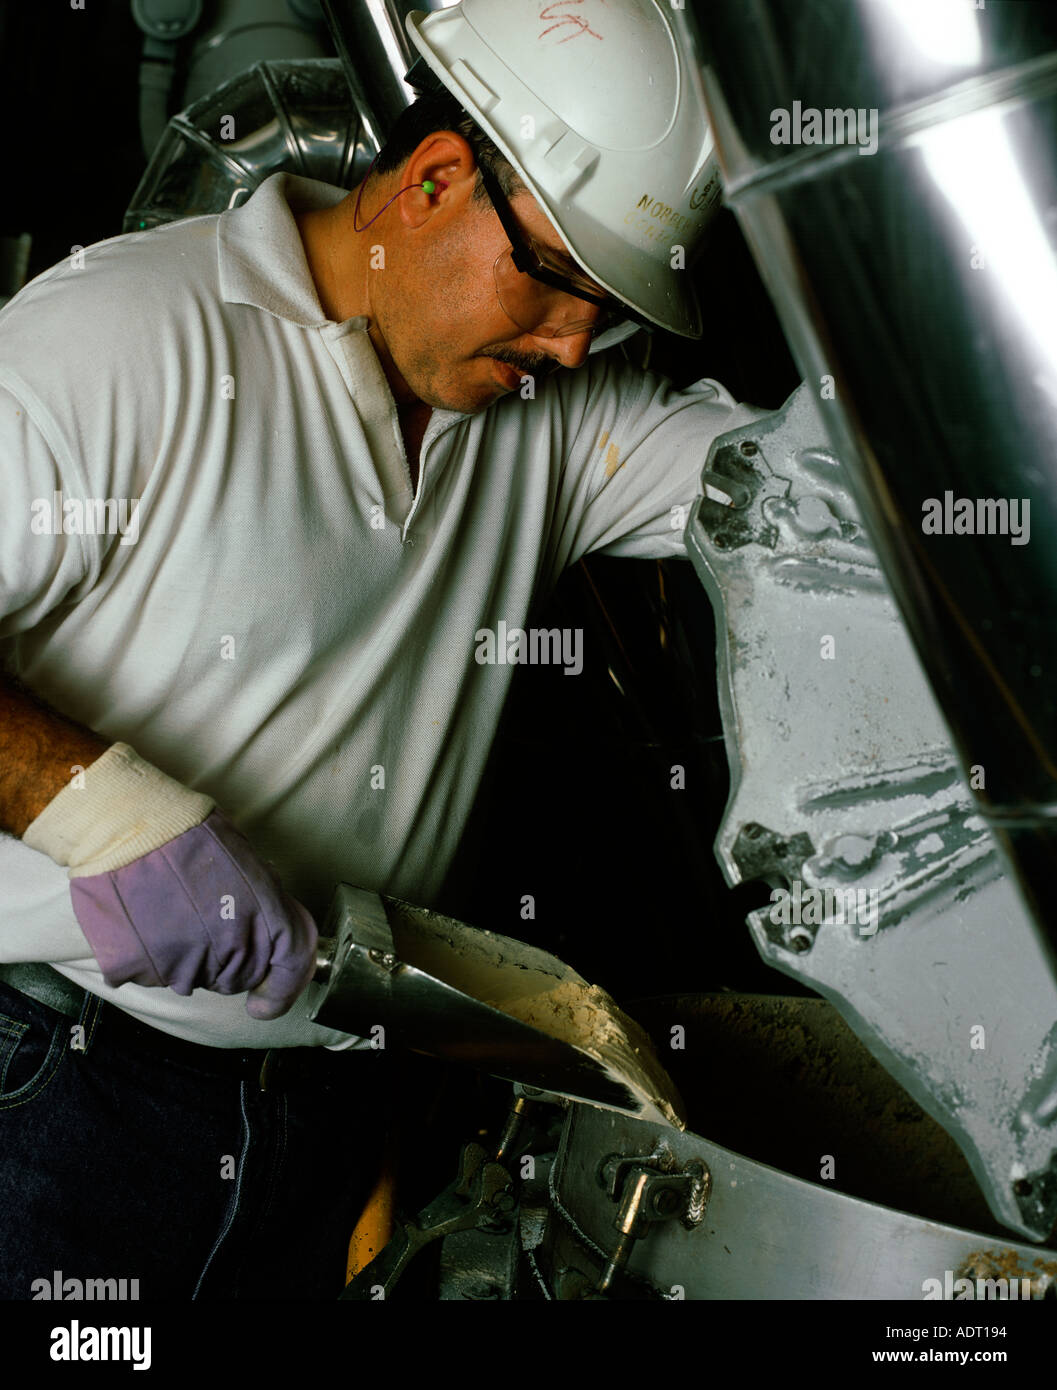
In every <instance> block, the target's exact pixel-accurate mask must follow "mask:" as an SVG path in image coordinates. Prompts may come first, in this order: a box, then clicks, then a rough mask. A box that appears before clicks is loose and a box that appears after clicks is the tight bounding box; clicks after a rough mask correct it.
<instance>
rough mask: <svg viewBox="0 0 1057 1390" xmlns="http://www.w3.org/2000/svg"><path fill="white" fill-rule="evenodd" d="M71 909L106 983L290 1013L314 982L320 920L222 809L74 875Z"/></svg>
mask: <svg viewBox="0 0 1057 1390" xmlns="http://www.w3.org/2000/svg"><path fill="white" fill-rule="evenodd" d="M70 894H71V897H72V899H73V910H74V912H75V913H76V914H77V920H78V922H80V924H81V929H82V931H83V932H84V934H85V936H86V937H87V938H88V944H89V945H90V946H91V948H92V953H93V955H94V956H95V958H96V960H97V961H98V962H99V965H100V967H101V968H102V971H103V978H104V979H105V980H106V982H107V984H110V985H120V984H124V983H125V982H126V981H131V982H132V983H133V984H138V985H168V986H169V988H170V989H172V990H175V991H176V993H177V994H190V993H191V991H192V990H193V989H194V988H195V987H196V986H200V987H202V988H204V989H211V990H214V991H215V992H216V993H217V994H242V993H243V992H244V991H246V990H250V991H252V992H251V994H250V997H249V999H247V1001H246V1009H247V1011H248V1012H249V1013H250V1015H251V1016H252V1017H253V1018H278V1017H279V1015H280V1014H284V1013H286V1011H287V1009H289V1008H290V1006H291V1005H292V1004H293V1002H294V1000H295V999H296V998H297V996H298V995H299V994H300V993H301V991H302V990H303V989H304V988H305V986H306V985H307V984H308V982H309V980H311V978H312V975H313V972H314V970H315V964H316V940H317V936H318V933H317V931H316V924H315V922H314V921H313V920H312V917H311V915H310V914H309V912H308V911H307V910H306V909H305V908H304V907H302V906H301V904H300V903H299V902H296V901H295V900H294V899H293V898H291V897H288V896H287V894H285V893H284V892H283V891H282V889H281V888H280V886H279V883H278V881H277V880H276V878H275V877H274V875H273V874H272V873H271V871H270V870H269V869H267V868H266V867H265V866H264V865H263V864H262V863H261V862H260V860H259V859H258V858H257V857H256V855H255V854H254V852H253V850H252V849H251V847H250V845H249V843H248V841H246V840H245V839H244V838H243V837H242V836H241V835H240V834H239V833H238V831H237V830H236V829H235V828H234V826H232V825H231V824H230V823H229V822H228V821H226V820H225V819H224V817H223V816H221V815H220V814H219V813H218V812H216V811H214V812H212V814H211V815H210V816H209V817H208V818H207V819H206V820H205V821H203V822H202V824H201V825H196V826H194V827H193V828H192V829H191V830H187V831H185V832H184V833H183V834H182V835H179V836H177V837H176V839H174V840H170V841H169V842H168V843H167V844H164V845H162V846H160V847H159V848H158V849H155V850H151V851H150V853H149V854H145V855H144V856H143V857H142V858H141V859H136V860H134V861H133V862H132V863H131V864H128V865H126V866H125V867H124V868H121V869H112V870H110V871H109V872H108V873H101V874H92V875H88V876H81V877H78V878H75V879H73V880H72V882H71V884H70Z"/></svg>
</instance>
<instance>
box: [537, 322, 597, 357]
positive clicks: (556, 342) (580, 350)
mask: <svg viewBox="0 0 1057 1390" xmlns="http://www.w3.org/2000/svg"><path fill="white" fill-rule="evenodd" d="M536 342H537V343H539V344H540V345H541V346H542V348H543V351H544V352H546V354H547V355H548V357H553V358H556V359H557V361H558V362H559V363H560V364H561V365H562V366H563V367H582V366H583V364H584V363H585V362H586V361H587V355H588V353H589V352H590V351H591V330H590V329H589V328H585V329H584V330H583V332H581V333H567V334H565V335H564V336H563V337H561V338H540V337H537V338H536Z"/></svg>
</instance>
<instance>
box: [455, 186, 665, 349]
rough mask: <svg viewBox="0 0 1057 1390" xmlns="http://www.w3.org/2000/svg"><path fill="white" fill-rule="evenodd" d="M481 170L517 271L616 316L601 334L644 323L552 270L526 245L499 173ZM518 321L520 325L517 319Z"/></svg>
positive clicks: (617, 302) (591, 329) (624, 307)
mask: <svg viewBox="0 0 1057 1390" xmlns="http://www.w3.org/2000/svg"><path fill="white" fill-rule="evenodd" d="M477 168H478V171H479V172H480V175H481V182H482V183H483V184H484V190H485V193H486V194H487V195H488V200H489V202H490V203H491V204H492V208H493V210H494V212H495V214H496V216H497V217H498V218H499V222H500V225H501V226H502V228H503V231H504V232H505V233H506V236H507V240H508V241H509V242H510V259H511V260H512V261H513V263H514V268H515V269H516V270H518V271H520V273H521V274H522V275H528V276H530V277H531V278H532V279H533V280H536V281H538V282H539V283H540V284H543V285H548V286H550V288H551V289H556V290H561V291H562V292H563V293H564V294H569V295H572V296H573V297H574V298H575V299H582V300H584V301H585V302H586V303H588V304H595V305H597V306H598V308H600V309H603V310H606V311H608V312H609V313H610V314H612V315H613V317H614V320H615V323H613V324H609V325H607V326H606V327H604V328H602V329H601V330H600V332H606V331H608V329H609V328H612V327H615V326H616V324H617V323H620V322H621V321H622V320H624V319H631V320H633V321H634V322H636V323H640V322H641V320H640V319H639V317H638V315H637V314H635V313H634V312H633V311H632V310H631V309H629V308H628V307H627V305H626V304H623V303H622V302H621V301H620V300H618V299H614V298H613V297H612V296H611V295H610V296H607V297H605V298H600V297H599V296H598V295H595V294H589V293H588V291H586V290H578V289H577V288H576V286H575V285H574V284H573V282H572V281H571V280H569V279H567V278H566V277H565V276H564V275H562V274H561V273H560V272H559V271H557V270H551V269H550V267H549V266H547V265H546V264H545V263H544V261H543V259H542V257H541V256H540V255H539V254H538V253H537V252H535V251H532V250H531V249H530V247H529V246H528V244H527V243H526V239H525V235H524V233H523V232H522V230H521V228H520V227H519V226H518V224H517V220H516V219H515V217H514V212H513V209H512V208H511V206H510V201H509V199H508V198H507V197H506V195H505V194H504V193H503V190H502V189H501V188H500V186H499V180H498V179H497V178H496V176H495V174H494V173H493V172H492V170H491V169H489V168H487V167H486V165H485V164H484V162H483V160H480V159H478V161H477ZM501 254H502V255H505V254H506V253H505V252H502V253H501ZM497 259H498V257H497ZM496 293H497V294H498V286H496ZM499 302H500V304H502V302H503V301H502V299H500V301H499ZM503 312H504V313H506V312H507V310H506V309H505V308H504V310H503ZM514 322H515V323H517V320H516V319H515V320H514ZM521 326H522V325H521V324H518V327H519V328H520V327H521ZM531 331H532V330H531V329H528V328H526V329H525V332H526V333H531ZM594 331H595V330H594V326H593V325H590V324H588V325H587V326H586V327H585V328H584V329H583V332H585V333H586V332H594ZM569 336H571V335H569Z"/></svg>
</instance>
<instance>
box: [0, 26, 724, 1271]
mask: <svg viewBox="0 0 1057 1390" xmlns="http://www.w3.org/2000/svg"><path fill="white" fill-rule="evenodd" d="M594 9H597V10H598V14H597V15H595V16H594V17H593V18H592V17H591V15H590V13H589V12H592V11H593V10H594ZM579 11H583V12H582V13H580V12H579ZM577 17H578V19H579V20H580V21H582V23H581V24H580V25H576V24H574V25H573V26H572V29H571V30H570V29H569V26H568V25H567V24H564V23H563V24H556V25H554V26H552V28H551V29H547V28H546V26H543V25H542V23H541V18H540V11H539V7H538V6H537V5H535V4H529V5H520V6H513V7H511V6H510V5H508V4H506V3H504V4H503V5H498V4H494V3H490V2H489V0H465V2H464V4H463V5H462V6H460V7H456V8H455V9H450V10H446V11H442V12H439V13H438V14H436V15H434V16H431V17H430V18H429V19H425V20H422V19H421V17H420V19H419V22H418V24H417V27H415V28H414V29H413V35H414V37H415V41H416V43H417V44H418V46H419V49H420V51H421V52H422V54H423V57H424V60H425V62H426V65H427V67H428V69H429V72H430V73H431V74H432V83H433V85H434V86H435V87H436V88H438V90H435V91H434V93H433V94H432V95H431V96H428V97H427V98H426V99H425V100H424V101H423V102H421V103H418V104H416V106H415V107H414V108H412V110H411V112H410V113H408V114H407V116H406V117H405V118H404V119H403V120H402V121H401V122H400V123H399V125H398V127H397V129H396V130H395V131H394V134H393V139H392V141H391V143H390V145H389V146H388V147H387V149H386V150H385V151H384V152H383V154H382V156H381V157H380V158H379V160H378V161H377V165H376V169H375V170H374V171H373V172H372V174H371V175H370V177H368V178H367V179H366V180H365V181H364V183H363V184H362V185H361V187H360V188H358V189H355V190H353V192H352V193H351V194H349V195H347V196H346V195H345V194H344V193H343V191H342V190H338V189H333V188H329V187H327V186H326V185H322V184H318V183H314V182H311V181H309V180H305V179H300V178H295V177H293V176H290V175H276V176H274V177H273V178H270V179H268V180H267V181H266V182H265V183H264V184H263V185H262V186H261V188H260V189H259V190H258V191H257V192H256V193H255V195H254V196H253V197H252V198H250V199H249V200H248V202H246V203H245V204H244V205H243V206H241V207H239V208H237V209H235V210H233V211H229V212H227V213H224V214H222V215H220V216H219V217H216V216H208V217H198V218H193V219H190V220H187V221H184V222H179V223H175V224H172V225H170V226H168V227H165V228H160V229H157V230H155V231H153V232H149V233H144V234H139V235H133V236H125V237H117V238H114V239H112V240H110V241H106V242H102V243H99V244H98V245H96V246H93V247H91V248H89V249H88V251H87V252H86V253H85V254H84V255H83V257H79V256H77V255H75V256H73V257H72V258H71V260H70V261H69V262H63V263H60V265H58V266H56V267H53V268H52V269H51V270H49V271H47V272H46V273H45V274H44V275H42V276H40V277H38V278H37V280H35V281H34V282H33V283H32V284H31V285H29V286H27V288H26V289H25V290H23V291H22V293H21V294H19V295H18V296H16V298H15V299H14V300H13V301H12V302H11V304H10V305H9V306H8V307H7V309H6V310H5V311H4V312H3V315H2V316H0V438H2V445H0V457H2V458H3V460H4V467H5V481H4V489H5V498H6V505H5V509H4V511H3V513H2V515H0V640H2V642H3V652H4V656H5V658H6V661H7V665H8V669H9V672H10V676H11V678H10V679H7V680H5V682H4V683H3V685H2V686H0V825H2V826H3V828H4V829H6V830H7V832H8V834H9V837H10V838H6V839H3V840H0V882H2V883H3V885H4V887H3V901H2V903H0V961H3V962H5V964H4V965H3V966H0V1127H2V1128H0V1212H2V1213H3V1215H2V1216H0V1222H2V1223H3V1230H2V1235H0V1238H2V1248H3V1256H2V1260H0V1264H2V1266H3V1268H2V1275H0V1278H2V1285H0V1292H2V1293H3V1295H4V1296H6V1297H7V1298H28V1297H31V1296H33V1294H32V1292H31V1291H32V1290H33V1289H34V1288H35V1287H36V1286H37V1285H38V1281H40V1280H44V1281H45V1283H46V1282H47V1281H48V1280H51V1281H52V1286H54V1283H55V1280H54V1278H53V1275H55V1274H56V1272H59V1271H61V1272H62V1276H63V1277H65V1276H70V1277H72V1278H74V1279H81V1280H83V1279H86V1278H95V1277H112V1278H129V1279H133V1278H134V1279H136V1280H138V1289H139V1293H140V1296H141V1297H143V1298H151V1297H168V1298H191V1297H198V1298H226V1297H267V1296H282V1295H290V1296H294V1297H305V1298H327V1297H333V1296H335V1294H336V1292H337V1291H338V1290H339V1289H340V1284H341V1277H342V1271H343V1258H344V1248H345V1244H346V1242H347V1239H348V1233H349V1230H350V1229H351V1225H352V1223H353V1221H354V1219H355V1216H356V1213H357V1211H358V1209H359V1206H360V1205H361V1203H362V1200H363V1196H364V1193H365V1191H366V1188H367V1184H369V1182H370V1181H371V1178H372V1177H373V1174H374V1170H375V1167H376V1163H377V1152H378V1147H379V1134H380V1131H381V1128H382V1122H381V1120H380V1116H381V1113H382V1108H383V1102H384V1096H385V1090H386V1086H385V1073H384V1063H385V1058H384V1054H383V1053H381V1052H379V1051H378V1050H375V1049H372V1048H371V1047H370V1045H369V1044H368V1043H367V1042H365V1041H364V1040H362V1039H357V1038H351V1037H348V1036H347V1035H343V1034H340V1033H336V1032H334V1031H333V1030H330V1029H325V1028H322V1027H319V1026H318V1025H316V1024H313V1023H312V1022H311V1021H310V1018H309V1015H310V1012H311V1010H312V1007H313V1005H314V1003H315V1001H316V999H317V998H318V993H317V989H316V987H315V986H312V985H310V984H309V981H310V978H311V976H312V973H313V970H314V965H315V948H316V937H317V925H316V924H317V923H318V922H319V921H320V920H321V917H322V914H323V913H324V912H325V910H326V906H327V902H328V900H329V897H330V895H331V893H332V891H333V888H334V885H335V884H336V883H337V882H339V881H341V880H345V881H349V882H352V883H356V884H359V885H361V886H363V887H367V888H372V889H376V890H379V891H384V892H388V893H391V894H395V895H397V896H400V897H402V898H405V899H407V900H410V901H415V902H419V903H423V904H429V902H430V901H431V900H432V898H433V897H434V896H435V894H436V893H437V891H438V890H439V888H440V885H441V884H442V882H443V879H444V874H445V870H446V867H447V865H448V864H449V862H450V860H451V859H452V857H453V854H454V851H455V848H456V845H457V843H458V839H459V834H460V830H461V828H462V826H463V824H464V823H465V820H466V817H467V815H468V813H469V810H470V807H471V805H472V802H473V798H474V795H475V792H476V789H477V786H478V783H479V781H480V777H481V774H482V770H483V767H484V763H485V760H486V757H487V752H488V746H489V742H490V740H491V737H492V735H493V733H494V730H495V726H496V723H497V720H498V718H499V714H500V711H501V708H502V705H503V701H504V698H505V695H506V691H507V687H508V680H509V675H510V667H509V665H489V664H486V663H481V662H480V661H479V660H478V659H477V656H476V650H477V643H476V637H477V634H478V633H480V632H481V630H482V629H483V630H485V631H493V632H494V631H496V630H497V628H498V624H499V623H500V622H503V623H505V624H506V626H507V628H508V629H510V628H515V627H524V626H525V624H526V620H527V618H528V615H529V613H530V611H531V609H532V606H533V604H534V603H535V602H536V601H537V600H538V599H539V597H540V596H541V595H542V594H544V593H546V591H547V589H548V588H549V586H550V585H551V584H552V583H553V582H554V581H555V580H556V579H557V577H558V575H559V574H560V573H561V571H562V570H563V569H564V568H565V567H566V566H567V565H569V564H571V563H573V562H575V561H576V560H577V559H578V558H579V557H580V556H581V555H583V554H586V553H587V552H589V551H593V550H604V551H606V552H607V553H611V554H627V555H677V554H680V553H681V534H680V532H681V521H680V519H681V518H682V517H684V516H685V508H686V507H687V506H688V504H689V503H690V501H691V499H692V497H693V496H694V494H695V492H696V490H697V478H698V475H699V473H700V469H701V466H702V463H703V461H704V458H705V455H706V453H707V449H708V445H709V443H710V441H711V439H712V438H714V437H715V436H716V435H717V434H719V433H722V432H724V431H726V430H727V429H730V428H732V427H734V426H735V425H736V424H738V423H741V422H742V421H743V420H744V419H745V418H748V416H747V413H746V411H745V409H744V408H740V409H736V408H735V407H734V403H733V402H732V401H731V400H730V398H729V396H727V395H726V393H725V392H724V391H723V390H722V388H720V387H718V386H717V385H716V384H715V383H713V382H710V381H703V382H700V383H698V384H697V385H696V386H693V387H691V388H689V389H688V390H687V391H684V392H674V391H673V390H672V389H671V387H670V386H669V384H668V383H666V382H664V381H662V380H661V379H659V378H655V377H651V376H649V375H646V374H643V373H640V372H636V371H633V370H632V369H631V368H630V366H628V364H627V363H625V362H623V361H622V360H621V359H619V358H614V357H612V356H608V357H607V355H606V354H604V353H600V354H594V355H591V356H589V353H590V348H591V345H592V340H593V339H595V338H601V335H602V333H603V331H604V330H608V328H609V327H610V326H611V325H612V324H613V323H614V321H615V320H617V319H619V318H621V317H623V316H625V315H627V314H629V313H630V314H633V315H634V316H636V317H637V318H639V319H641V320H643V321H646V322H651V323H659V324H663V325H665V326H667V327H671V328H674V329H675V330H676V331H680V332H684V333H687V332H691V333H692V332H694V331H696V328H697V316H696V309H695V308H694V307H693V306H692V305H691V304H689V303H688V302H687V301H686V300H685V299H684V297H683V294H682V290H683V286H682V284H681V280H682V266H683V264H684V256H683V254H682V253H683V252H684V251H685V250H686V249H688V248H686V247H684V246H683V245H682V244H678V245H677V244H676V242H675V241H674V240H673V237H674V234H675V233H676V232H678V233H679V234H680V235H683V234H684V233H685V239H686V241H687V242H692V240H693V236H694V235H696V233H697V231H699V224H700V222H701V220H702V217H703V215H704V211H705V210H706V207H707V199H706V191H707V189H708V188H709V165H708V163H707V160H706V161H705V162H704V163H703V164H702V163H700V161H701V160H702V159H703V155H702V151H703V150H705V151H707V131H706V128H705V126H704V121H703V116H702V114H701V110H700V107H699V106H696V105H695V104H694V101H693V100H692V92H693V89H692V84H690V83H689V82H688V73H687V72H686V71H683V72H681V73H680V72H677V71H676V70H675V67H676V66H678V64H682V65H683V67H684V68H685V62H684V60H682V59H678V63H677V62H676V58H675V57H674V56H673V54H674V53H675V50H674V49H673V46H672V40H671V36H670V34H669V32H668V28H667V21H666V20H665V19H664V17H663V15H662V13H661V12H660V11H659V10H658V9H657V8H656V7H655V6H653V5H652V4H649V3H647V2H646V0H623V3H622V4H621V5H619V6H617V5H613V4H609V5H606V6H601V5H600V4H593V3H588V4H584V5H581V6H580V7H579V9H578V16H577ZM515 19H516V22H514V20H515ZM519 26H520V29H521V30H523V31H524V32H519ZM540 30H545V32H537V31H540ZM584 44H586V45H594V46H595V47H594V48H593V49H591V48H589V49H588V52H587V53H585V54H583V55H581V56H580V57H577V56H576V54H575V53H573V54H572V55H571V56H570V50H572V49H574V48H575V47H576V45H581V46H582V45H584ZM504 53H507V54H508V55H509V57H508V59H504V58H503V57H502V55H503V54H504ZM489 55H491V56H489ZM588 59H589V61H588ZM489 63H491V64H492V65H493V68H494V71H489V70H488V65H489ZM673 65H674V66H673ZM574 76H575V77H576V78H577V86H576V93H575V97H574V102H580V103H581V104H583V103H585V102H586V104H585V105H583V109H581V110H580V111H578V112H574V113H572V114H571V115H570V122H569V123H564V122H563V121H562V119H561V116H560V112H561V109H562V102H563V101H564V100H566V98H563V97H562V95H561V93H562V92H563V91H565V92H568V91H569V90H570V81H571V79H572V77H574ZM632 76H633V77H634V80H635V81H636V82H637V83H639V84H640V85H642V84H644V81H645V79H646V78H647V77H649V78H650V81H649V85H648V86H643V91H644V93H645V95H644V96H643V98H642V101H641V103H640V104H639V106H638V107H636V109H635V110H634V111H633V112H632V113H631V116H629V115H628V113H627V111H626V110H625V109H624V107H623V106H622V105H621V102H622V98H621V97H620V95H619V93H620V92H621V91H622V90H624V89H625V88H626V85H627V82H628V81H629V80H630V79H631V77H632ZM489 83H490V84H491V85H489ZM654 88H656V90H653V89H654ZM585 92H586V93H588V95H587V97H586V98H585V96H584V93H585ZM613 93H616V94H617V95H616V96H614V95H613ZM673 93H677V94H678V96H677V98H674V97H673ZM673 101H675V102H676V106H675V107H674V108H673ZM486 108H487V109H486ZM512 123H513V124H512ZM514 129H516V130H517V132H518V135H517V137H516V138H515V136H514V135H512V133H511V131H512V130H514ZM578 131H579V132H581V133H577V132H578ZM592 131H593V134H594V135H595V136H598V137H601V136H605V137H606V139H607V140H608V142H609V145H608V148H607V149H606V151H604V153H603V154H601V155H600V154H599V151H598V150H597V149H596V150H595V160H594V164H592V163H591V158H590V150H589V147H588V144H587V143H586V142H585V139H584V138H583V137H584V134H586V135H591V134H592ZM636 132H638V133H636ZM521 138H523V140H524V142H525V148H524V149H521V148H519V147H518V146H517V139H521ZM636 140H638V141H639V143H640V145H641V148H637V149H633V148H632V145H633V144H634V142H635V141H636ZM563 142H564V144H563ZM555 151H557V153H555ZM585 152H586V153H585ZM662 155H664V156H668V157H669V159H668V163H665V161H664V159H662V158H661V156H662ZM669 164H670V166H671V167H669ZM647 170H649V171H650V175H651V182H650V183H649V184H648V185H646V186H644V182H643V181H644V179H645V178H646V171H647ZM589 176H590V177H589ZM592 190H593V191H592ZM668 190H672V191H671V192H669V191H668ZM592 199H594V200H595V201H594V203H592ZM607 208H608V211H606V209H607ZM689 249H692V247H691V248H689ZM673 522H674V524H673ZM16 678H17V679H16ZM236 825H237V826H238V829H236V828H235V827H236ZM67 871H68V873H67ZM346 1051H347V1052H350V1053H351V1054H352V1055H350V1056H343V1055H341V1054H342V1053H343V1052H346ZM322 1191H325V1192H326V1193H327V1196H328V1204H327V1207H326V1210H325V1211H321V1210H320V1208H319V1205H318V1196H319V1194H320V1192H322ZM335 1192H337V1196H336V1197H335V1195H334V1194H335Z"/></svg>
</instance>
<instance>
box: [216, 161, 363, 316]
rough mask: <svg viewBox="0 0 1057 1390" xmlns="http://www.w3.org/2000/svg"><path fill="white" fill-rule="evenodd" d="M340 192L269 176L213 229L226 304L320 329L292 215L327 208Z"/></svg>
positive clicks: (318, 184)
mask: <svg viewBox="0 0 1057 1390" xmlns="http://www.w3.org/2000/svg"><path fill="white" fill-rule="evenodd" d="M345 196H346V190H345V189H344V188H335V187H334V186H333V185H332V184H329V183H322V182H320V180H319V179H306V178H304V177H302V176H301V175H300V174H288V173H278V174H272V175H271V176H270V177H269V178H266V179H265V180H264V182H263V183H262V184H261V185H260V187H259V188H257V189H256V190H255V191H254V192H253V194H252V195H251V196H250V197H249V198H247V199H246V201H245V202H244V203H242V204H240V206H239V207H237V208H230V209H229V210H228V211H227V212H222V213H221V214H220V218H219V221H218V224H217V255H218V259H219V267H220V292H221V295H222V296H223V298H224V300H225V301H226V302H227V303H229V304H251V305H253V306H254V308H257V309H263V310H264V311H265V312H266V313H269V314H274V315H275V316H276V317H277V318H281V319H288V320H289V321H290V322H291V323H295V324H298V325H299V326H300V327H302V328H320V327H322V326H323V325H324V324H326V323H329V322H330V320H329V319H328V318H327V316H326V315H325V314H324V312H323V310H322V308H321V307H320V303H319V296H318V295H317V294H316V287H315V285H314V283H313V281H312V277H311V275H310V274H309V271H308V262H307V261H306V260H305V251H304V246H303V244H302V242H301V234H300V232H299V231H298V230H297V223H296V222H295V221H294V213H295V212H302V211H308V210H309V209H310V208H325V207H333V206H334V204H335V203H340V202H341V200H342V198H344V197H345Z"/></svg>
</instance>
